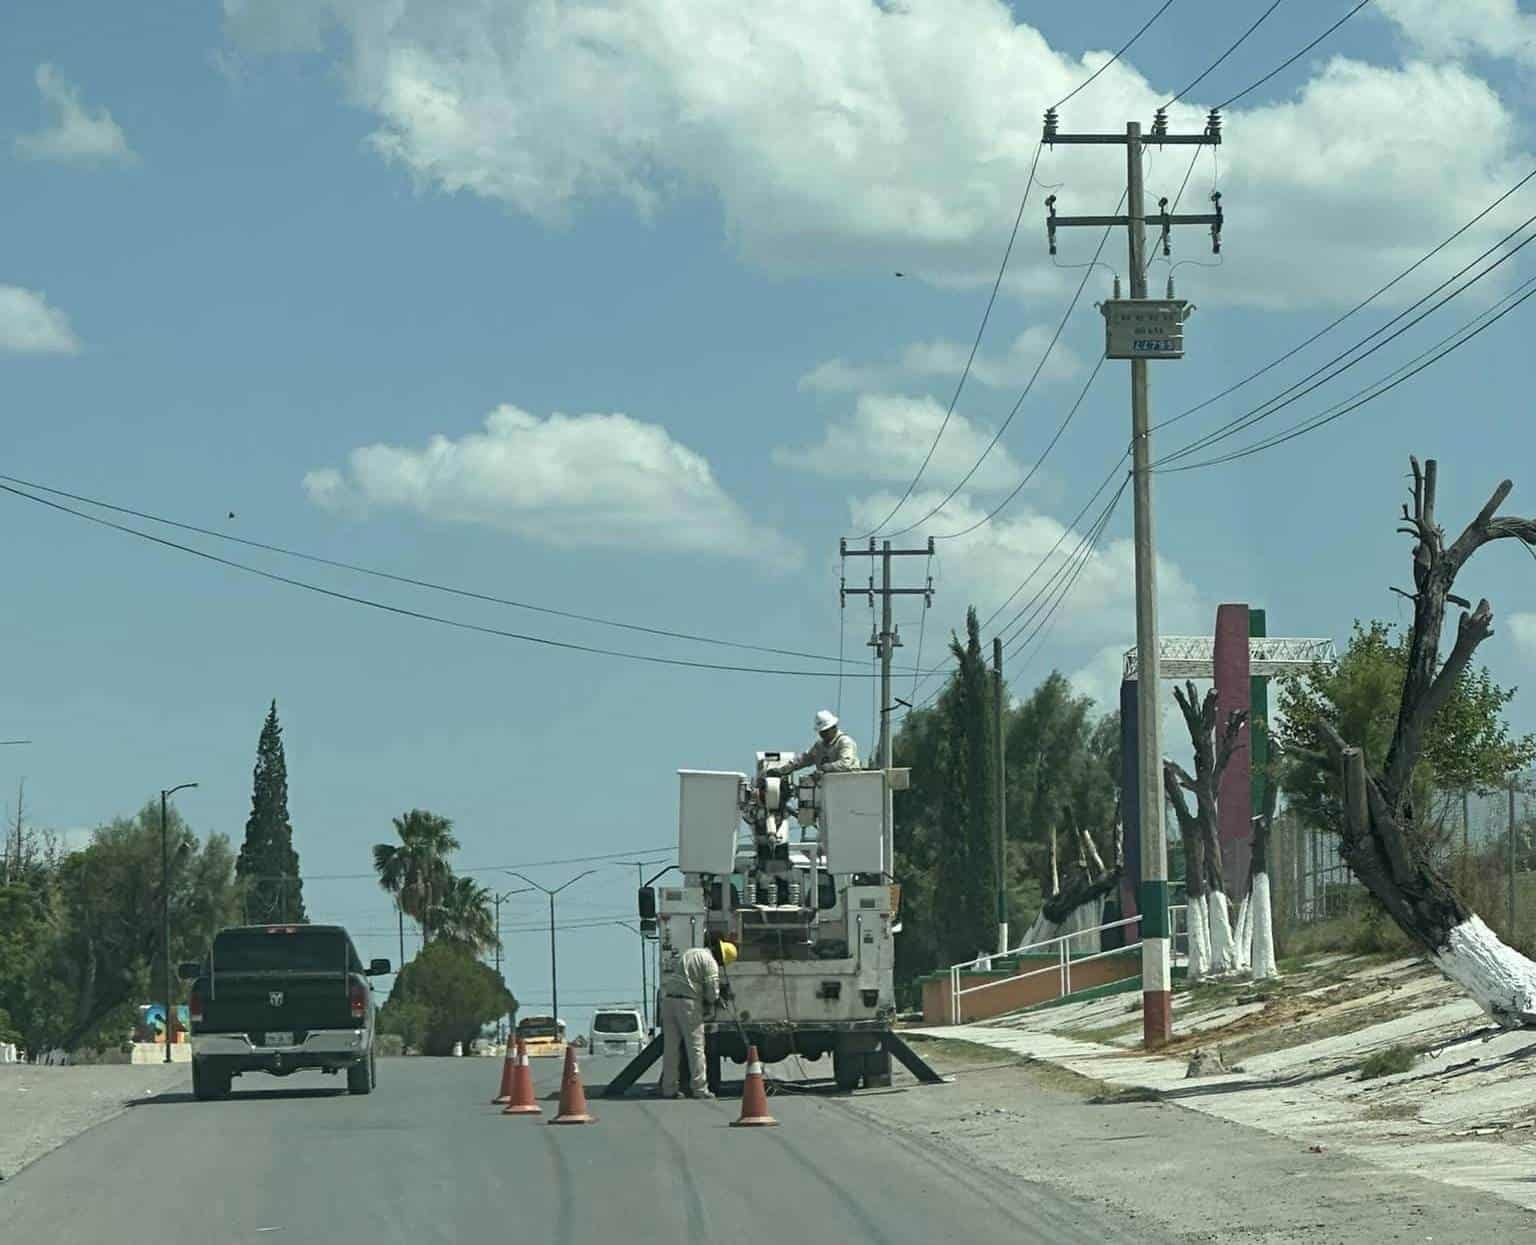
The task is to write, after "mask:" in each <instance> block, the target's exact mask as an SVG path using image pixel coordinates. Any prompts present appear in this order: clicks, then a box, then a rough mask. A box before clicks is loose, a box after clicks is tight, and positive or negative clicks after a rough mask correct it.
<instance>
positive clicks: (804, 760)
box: [763, 709, 862, 778]
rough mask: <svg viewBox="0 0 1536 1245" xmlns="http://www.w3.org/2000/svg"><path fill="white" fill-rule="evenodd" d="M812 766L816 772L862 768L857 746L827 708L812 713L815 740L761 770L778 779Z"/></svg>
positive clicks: (836, 772) (839, 771)
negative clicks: (839, 727) (814, 716)
mask: <svg viewBox="0 0 1536 1245" xmlns="http://www.w3.org/2000/svg"><path fill="white" fill-rule="evenodd" d="M812 765H814V766H815V767H816V772H817V773H818V774H841V773H843V772H845V771H847V770H855V769H860V768H862V767H861V766H860V765H859V745H858V744H856V743H854V742H853V736H852V735H848V734H845V733H844V732H843V731H841V730H839V729H838V725H837V715H836V714H835V713H833V712H832V711H831V710H830V709H823V710H821V711H820V712H819V713H818V714H817V715H816V742H815V743H813V744H812V745H811V746H810V747H809V748H807V749H806V750H805V751H804V752H796V753H792V754H791V755H790V756H788V757H786V758H785V759H784V760H782V761H781V762H779V764H777V765H775V766H773V767H772V768H770V769H765V770H764V771H763V773H764V774H765V775H767V776H768V777H770V778H781V777H783V776H784V775H786V774H793V773H794V772H795V771H796V770H799V769H805V768H807V767H808V766H812Z"/></svg>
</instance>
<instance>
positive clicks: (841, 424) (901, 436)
mask: <svg viewBox="0 0 1536 1245" xmlns="http://www.w3.org/2000/svg"><path fill="white" fill-rule="evenodd" d="M943 422H944V403H942V402H936V401H934V399H932V398H913V397H904V396H902V395H899V394H883V393H866V394H861V395H860V396H859V399H858V401H857V402H856V403H855V404H854V409H853V413H852V414H851V415H849V416H846V417H844V418H842V419H838V420H834V421H832V422H831V423H829V424H828V425H827V430H826V433H825V435H824V436H823V437H822V439H821V443H820V444H819V445H806V446H801V447H798V448H795V449H784V448H779V449H775V450H774V451H773V461H774V462H776V463H778V464H779V465H780V466H784V467H795V468H798V469H799V470H802V471H809V472H813V473H814V474H816V475H820V476H827V477H830V478H833V479H863V480H892V481H901V482H905V481H907V480H910V479H911V478H912V477H913V476H914V475H916V474H917V470H918V468H919V467H921V466H922V463H923V455H925V454H926V453H927V452H928V447H929V446H930V445H932V444H933V438H934V436H935V435H936V434H937V433H938V431H939V428H940V426H941V425H942V424H943ZM992 435H993V430H992V429H990V428H986V427H983V426H982V425H980V424H975V423H972V422H971V421H970V420H968V419H966V418H965V416H963V415H961V414H960V413H959V412H958V411H956V412H955V413H954V415H952V416H951V417H950V420H949V426H948V427H947V428H945V429H944V436H943V437H942V438H941V439H940V441H939V444H938V447H937V449H935V450H934V453H933V459H932V461H931V462H929V464H928V469H927V471H925V472H924V478H925V479H928V480H932V481H934V482H935V483H937V482H939V481H943V482H944V483H945V484H946V485H947V484H949V483H950V482H952V481H955V480H959V479H960V477H961V476H963V475H964V474H965V473H966V472H967V471H969V470H970V469H971V467H972V466H973V465H974V464H975V462H976V460H977V459H978V458H980V457H981V456H982V453H983V452H984V451H985V450H986V448H987V443H988V442H990V441H991V440H992ZM1023 474H1024V471H1023V468H1022V467H1020V466H1019V464H1018V462H1017V461H1016V460H1015V459H1014V457H1013V455H1012V454H1010V453H1009V452H1008V450H1007V447H1006V446H1004V445H1002V444H1001V443H999V444H998V446H997V448H996V449H994V450H993V451H992V452H991V453H990V454H988V455H987V458H986V461H985V462H984V463H982V465H981V469H980V470H979V471H977V472H976V474H975V475H974V476H972V477H971V480H970V483H969V485H968V487H970V488H974V489H978V490H987V489H998V488H1012V487H1013V486H1014V485H1015V484H1017V483H1018V481H1019V477H1020V476H1022V475H1023ZM935 500H937V499H936V498H935ZM894 501H895V499H894V498H893V499H892V504H894ZM921 513H922V511H920V510H919V511H914V512H913V514H914V516H915V515H917V514H921ZM881 517H882V516H880V515H876V516H875V518H876V519H877V520H878V519H879V518H881Z"/></svg>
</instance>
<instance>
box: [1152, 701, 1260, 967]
mask: <svg viewBox="0 0 1536 1245" xmlns="http://www.w3.org/2000/svg"><path fill="white" fill-rule="evenodd" d="M1173 698H1174V699H1175V700H1176V701H1178V704H1179V711H1180V712H1181V713H1182V714H1183V715H1184V725H1185V726H1186V727H1187V728H1188V730H1189V742H1190V744H1191V745H1192V746H1193V748H1194V753H1195V772H1194V774H1193V775H1191V774H1190V773H1189V772H1188V771H1187V770H1185V769H1184V768H1183V767H1182V766H1180V765H1178V764H1176V763H1175V762H1173V761H1167V760H1165V761H1164V762H1163V789H1164V790H1165V791H1166V792H1167V793H1168V798H1169V799H1170V800H1171V801H1172V802H1173V808H1174V816H1175V817H1177V818H1178V821H1179V832H1180V835H1181V836H1184V827H1185V822H1186V819H1188V821H1189V822H1190V823H1191V833H1190V835H1188V836H1184V837H1185V838H1186V842H1185V852H1186V854H1185V857H1184V876H1185V886H1186V887H1188V886H1189V885H1190V880H1191V879H1192V878H1198V889H1199V891H1200V893H1201V895H1202V896H1203V898H1204V900H1205V913H1204V914H1203V915H1204V920H1205V922H1206V927H1207V933H1208V937H1209V939H1210V963H1209V967H1210V969H1211V971H1212V972H1224V971H1226V970H1227V969H1231V968H1236V967H1238V966H1239V961H1240V958H1241V957H1239V956H1238V955H1237V954H1236V948H1237V944H1236V942H1235V940H1234V938H1233V933H1232V912H1231V907H1230V903H1229V900H1230V896H1228V895H1227V890H1226V884H1225V882H1224V881H1223V880H1222V877H1223V875H1222V861H1221V838H1220V834H1219V823H1218V819H1217V799H1218V793H1219V792H1220V791H1221V776H1222V775H1223V774H1224V773H1226V769H1227V765H1228V764H1229V763H1230V762H1231V760H1232V757H1233V756H1234V755H1235V754H1236V753H1237V752H1238V750H1239V749H1240V748H1241V747H1242V746H1243V745H1242V739H1241V736H1242V730H1243V727H1244V726H1245V725H1246V724H1247V721H1248V712H1247V710H1244V709H1239V710H1236V711H1235V712H1233V713H1230V714H1228V715H1227V720H1226V722H1225V723H1224V724H1222V726H1221V729H1220V731H1219V732H1218V730H1217V721H1216V719H1217V707H1218V706H1217V699H1216V689H1215V688H1212V689H1211V690H1210V691H1209V692H1207V693H1206V694H1205V698H1204V699H1203V700H1202V699H1201V698H1200V695H1199V693H1198V692H1196V690H1195V685H1194V683H1193V682H1189V681H1186V682H1185V684H1184V686H1183V687H1179V686H1178V685H1177V684H1175V685H1174V688H1173ZM1185 791H1191V792H1193V793H1194V796H1195V811H1194V813H1193V814H1191V813H1190V812H1189V809H1188V806H1187V803H1186V801H1185V797H1184V792H1185ZM1189 838H1198V840H1199V847H1198V851H1197V852H1196V854H1195V856H1196V857H1198V859H1197V858H1195V857H1191V855H1189V842H1188V839H1189ZM1190 893H1191V894H1193V893H1194V892H1190ZM1194 906H1195V904H1194V900H1193V899H1191V901H1190V903H1189V905H1188V908H1189V910H1190V911H1191V912H1193V909H1194ZM1198 919H1200V918H1198V917H1195V916H1193V915H1192V916H1191V929H1192V930H1193V923H1194V921H1195V920H1198ZM1192 941H1193V940H1192ZM1190 975H1191V976H1194V975H1195V974H1194V973H1193V971H1191V974H1190Z"/></svg>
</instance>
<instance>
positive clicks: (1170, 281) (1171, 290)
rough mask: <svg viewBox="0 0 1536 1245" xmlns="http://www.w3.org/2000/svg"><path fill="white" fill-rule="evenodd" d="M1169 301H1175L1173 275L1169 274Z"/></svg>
mask: <svg viewBox="0 0 1536 1245" xmlns="http://www.w3.org/2000/svg"><path fill="white" fill-rule="evenodd" d="M1168 301H1169V302H1170V303H1171V302H1172V301H1173V273H1171V272H1170V273H1169V274H1168Z"/></svg>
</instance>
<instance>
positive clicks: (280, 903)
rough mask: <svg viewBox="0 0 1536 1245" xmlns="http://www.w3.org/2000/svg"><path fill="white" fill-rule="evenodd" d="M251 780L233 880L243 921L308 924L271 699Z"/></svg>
mask: <svg viewBox="0 0 1536 1245" xmlns="http://www.w3.org/2000/svg"><path fill="white" fill-rule="evenodd" d="M252 778H253V781H252V787H251V815H250V817H249V818H248V819H247V821H246V823H245V842H244V843H243V844H241V847H240V857H239V859H238V860H237V861H236V862H235V877H236V878H237V879H238V880H239V881H240V882H241V883H242V884H243V886H244V891H245V919H246V920H247V921H248V922H250V923H252V924H256V925H268V924H278V923H282V924H288V923H292V922H302V921H307V920H308V919H309V918H308V917H307V916H305V914H304V883H303V880H302V879H301V878H300V876H299V854H298V852H296V851H294V850H293V826H292V824H291V823H290V822H289V821H288V763H287V761H286V760H285V759H284V757H283V728H282V727H281V726H279V725H278V721H277V701H275V700H274V701H273V702H272V707H271V708H270V709H269V710H268V711H267V720H266V721H265V722H264V723H262V727H261V738H260V740H259V741H258V742H257V744H256V769H255V772H254V774H253V776H252Z"/></svg>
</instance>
